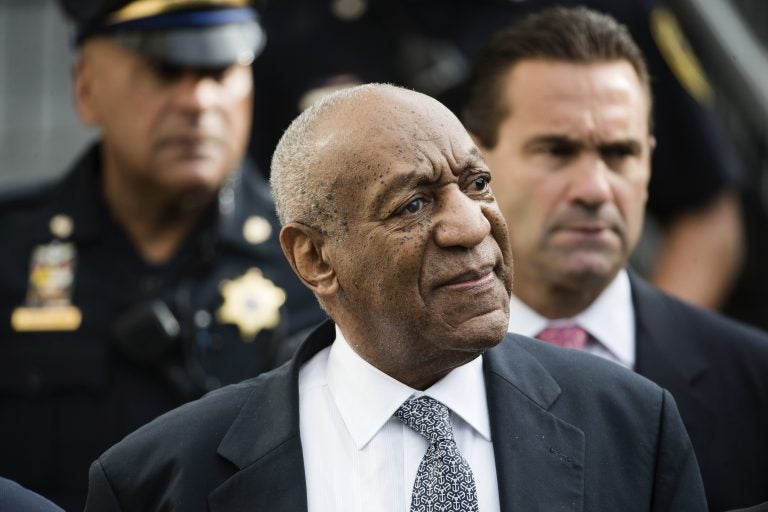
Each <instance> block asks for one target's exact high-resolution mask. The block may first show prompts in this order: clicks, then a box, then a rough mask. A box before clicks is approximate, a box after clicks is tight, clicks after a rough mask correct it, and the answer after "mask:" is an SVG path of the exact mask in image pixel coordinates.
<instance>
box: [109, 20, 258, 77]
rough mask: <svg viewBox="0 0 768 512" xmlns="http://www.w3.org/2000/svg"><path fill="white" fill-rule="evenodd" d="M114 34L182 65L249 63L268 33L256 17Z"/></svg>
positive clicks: (146, 53)
mask: <svg viewBox="0 0 768 512" xmlns="http://www.w3.org/2000/svg"><path fill="white" fill-rule="evenodd" d="M111 36H112V37H113V38H114V39H115V40H116V41H117V42H118V43H120V44H121V45H123V46H124V47H126V48H129V49H131V50H133V51H136V52H138V53H140V54H141V55H143V56H145V57H147V58H149V59H152V60H155V61H159V62H163V63H167V64H171V65H174V66H179V67H197V68H224V67H228V66H231V65H233V64H242V65H248V64H250V63H251V62H253V60H254V59H255V58H256V57H257V56H258V54H259V53H261V50H262V48H263V47H264V43H265V42H266V35H265V34H264V31H263V30H262V28H261V25H259V23H258V21H256V20H248V21H242V22H239V23H228V24H224V25H212V26H207V27H184V28H164V29H156V30H140V31H138V30H137V31H133V30H130V31H116V32H113V33H112V34H111Z"/></svg>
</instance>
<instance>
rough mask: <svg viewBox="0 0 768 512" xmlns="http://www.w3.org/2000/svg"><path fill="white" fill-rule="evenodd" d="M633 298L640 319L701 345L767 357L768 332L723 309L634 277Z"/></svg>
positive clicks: (767, 359) (763, 358) (734, 353)
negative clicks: (702, 304)
mask: <svg viewBox="0 0 768 512" xmlns="http://www.w3.org/2000/svg"><path fill="white" fill-rule="evenodd" d="M632 289H633V302H634V305H635V312H636V315H637V316H638V321H639V322H643V323H645V322H650V323H656V324H657V325H659V323H661V325H663V326H666V327H667V328H672V327H673V326H674V331H675V335H676V336H679V337H681V338H689V339H692V340H695V341H696V343H697V344H699V346H700V347H702V346H704V347H707V348H710V349H718V348H719V349H720V350H722V351H724V352H730V353H731V354H732V355H741V354H754V355H755V356H756V357H759V358H761V360H765V361H768V333H766V332H765V331H763V330H761V329H758V328H757V327H754V326H751V325H748V324H745V323H743V322H740V321H738V320H735V319H733V318H730V317H728V316H725V315H723V314H721V313H717V312H714V311H710V310H706V309H703V308H700V307H698V306H695V305H693V304H689V303H687V302H685V301H682V300H680V299H678V298H676V297H673V296H671V295H669V294H667V293H665V292H664V291H662V290H660V289H658V288H656V287H655V286H653V285H651V284H650V283H648V282H646V281H643V280H642V279H639V278H638V277H636V276H633V278H632Z"/></svg>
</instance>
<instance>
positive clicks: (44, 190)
mask: <svg viewBox="0 0 768 512" xmlns="http://www.w3.org/2000/svg"><path fill="white" fill-rule="evenodd" d="M60 186H61V180H60V178H52V179H51V178H49V179H44V180H39V181H35V182H30V183H22V184H12V185H7V186H4V187H2V188H0V216H8V215H12V214H14V213H24V212H29V213H34V212H36V211H38V210H39V209H40V208H41V207H44V206H45V205H46V204H49V203H50V201H51V199H52V198H53V197H54V196H55V195H56V193H57V191H58V189H59V187H60Z"/></svg>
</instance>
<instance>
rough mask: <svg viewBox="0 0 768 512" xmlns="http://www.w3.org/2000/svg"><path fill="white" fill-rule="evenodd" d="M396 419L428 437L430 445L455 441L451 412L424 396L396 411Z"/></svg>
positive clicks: (412, 400) (409, 401) (407, 402)
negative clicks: (442, 441) (443, 441)
mask: <svg viewBox="0 0 768 512" xmlns="http://www.w3.org/2000/svg"><path fill="white" fill-rule="evenodd" d="M395 417H396V418H397V419H399V420H400V421H402V422H403V423H404V424H405V425H406V426H407V427H408V428H410V429H412V430H414V431H416V432H417V433H419V434H421V435H422V436H424V437H426V438H427V440H428V441H429V442H430V444H434V443H436V442H438V441H440V440H449V439H453V427H451V420H450V411H449V410H448V407H446V406H445V405H443V404H442V403H440V402H438V401H437V400H435V399H434V398H430V397H428V396H422V397H419V398H412V399H410V400H407V401H406V402H404V403H403V405H401V406H400V408H399V409H398V410H397V411H395Z"/></svg>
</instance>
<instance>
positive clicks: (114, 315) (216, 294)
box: [0, 0, 325, 510]
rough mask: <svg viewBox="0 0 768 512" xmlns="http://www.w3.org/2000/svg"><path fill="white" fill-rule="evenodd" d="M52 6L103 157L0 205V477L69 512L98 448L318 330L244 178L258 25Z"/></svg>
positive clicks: (268, 363) (147, 11)
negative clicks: (66, 23)
mask: <svg viewBox="0 0 768 512" xmlns="http://www.w3.org/2000/svg"><path fill="white" fill-rule="evenodd" d="M63 7H64V9H65V11H66V12H67V13H68V14H70V15H71V17H72V18H73V21H74V22H75V25H76V28H77V44H78V50H79V55H78V58H77V62H76V63H75V66H74V81H75V87H74V90H75V101H76V107H77V112H78V114H79V116H80V118H81V119H82V121H83V122H85V123H87V124H89V125H93V126H96V127H98V129H99V131H100V140H99V141H98V142H96V143H95V144H93V145H92V146H91V147H90V148H88V149H87V150H86V151H85V152H84V154H83V156H82V157H81V158H80V160H79V161H77V162H76V163H75V164H74V165H73V166H72V167H71V169H70V170H69V172H67V173H66V175H65V176H64V177H63V178H62V179H60V180H59V181H57V182H55V183H50V184H44V185H41V186H38V187H34V188H32V189H29V190H16V191H12V192H9V193H5V194H4V195H3V197H2V198H0V239H2V240H3V247H4V249H3V251H2V255H0V260H1V262H0V289H2V295H1V296H0V417H2V421H0V453H1V454H2V455H1V456H0V474H3V475H6V476H9V477H11V478H13V479H14V480H17V481H18V482H20V483H21V484H23V485H25V486H27V487H29V488H31V489H34V490H35V491H37V492H40V493H41V494H43V495H45V496H47V497H49V498H51V499H52V500H54V501H56V502H57V503H59V504H60V505H62V506H64V507H65V508H67V509H71V510H77V509H81V508H82V507H83V505H84V503H85V494H86V488H87V472H88V465H89V464H90V462H91V461H92V460H93V459H94V458H95V457H96V456H97V455H98V454H99V453H101V452H102V451H104V449H106V448H107V447H108V446H110V445H111V444H113V443H115V442H116V441H118V440H119V439H121V438H122V437H123V436H124V435H125V434H127V433H128V432H131V431H132V430H134V429H136V428H137V427H139V426H140V425H142V424H144V423H146V422H147V421H149V420H151V419H152V418H154V417H156V416H158V415H159V414H161V413H163V412H165V411H167V410H168V409H171V408H173V407H175V406H176V405H179V404H181V403H183V402H185V401H187V400H190V399H194V398H197V397H199V396H200V395H202V394H203V393H204V392H206V391H209V390H210V389H213V388H216V387H218V386H220V385H222V384H228V383H231V382H236V381H239V380H242V379H244V378H247V377H250V376H254V375H257V374H258V373H260V372H262V371H264V370H267V369H270V368H272V367H273V366H275V365H276V363H277V361H276V354H277V352H278V350H279V349H280V344H281V343H282V341H283V340H284V339H285V338H286V337H288V336H291V335H292V334H294V333H296V332H298V331H301V330H303V329H306V328H308V327H310V326H311V325H312V324H314V323H316V322H318V321H320V320H322V319H323V318H324V317H325V315H324V314H323V313H322V311H321V310H320V309H319V307H318V305H317V302H316V300H315V299H314V297H313V296H312V295H311V293H309V292H308V291H307V290H306V288H305V287H303V286H302V285H301V284H300V282H299V281H298V280H297V279H296V277H295V275H294V274H293V272H292V271H291V270H290V268H289V266H288V265H287V263H286V262H285V259H284V257H283V256H282V253H281V250H280V247H279V243H278V240H277V231H278V223H277V219H276V217H275V215H274V207H273V203H272V200H271V197H270V194H269V187H268V184H267V183H266V181H265V180H264V179H263V178H260V173H258V172H255V171H254V170H253V169H251V168H250V167H249V165H248V163H247V162H244V161H243V157H244V151H245V146H246V140H247V139H248V134H249V127H250V115H251V113H250V112H251V97H252V78H251V71H250V67H249V65H250V64H251V62H252V61H253V59H254V58H255V57H256V56H257V54H258V53H259V51H260V48H261V46H262V45H263V40H264V35H263V33H262V30H261V28H260V26H259V24H258V21H257V19H256V13H255V11H254V10H253V9H252V8H251V7H249V6H248V5H247V2H245V1H241V0H209V1H206V0H195V1H191V0H189V1H185V0H180V1H176V2H152V1H144V0H137V1H126V0H89V1H74V0H72V1H69V0H67V1H64V2H63Z"/></svg>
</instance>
